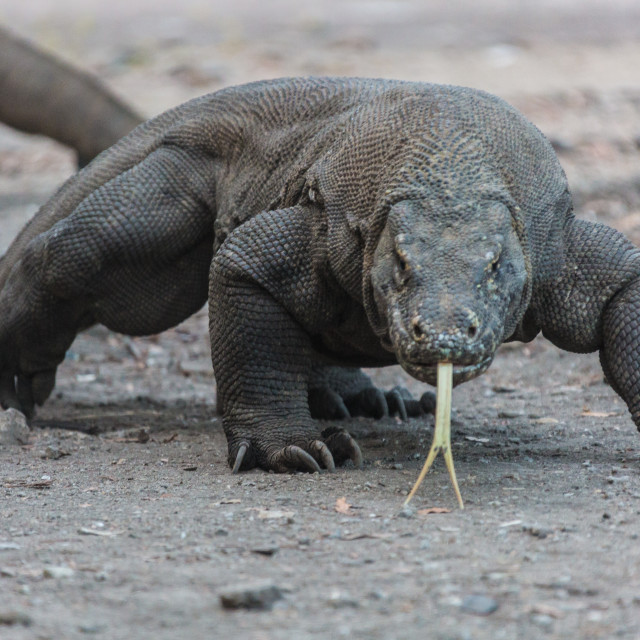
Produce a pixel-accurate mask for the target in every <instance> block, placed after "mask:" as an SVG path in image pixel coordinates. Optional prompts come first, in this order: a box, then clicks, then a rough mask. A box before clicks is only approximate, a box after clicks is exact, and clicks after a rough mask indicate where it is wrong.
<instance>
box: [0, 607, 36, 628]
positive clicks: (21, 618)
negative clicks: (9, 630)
mask: <svg viewBox="0 0 640 640" xmlns="http://www.w3.org/2000/svg"><path fill="white" fill-rule="evenodd" d="M32 623H33V619H32V618H31V616H30V615H29V614H28V613H25V612H24V611H15V610H10V611H0V626H5V627H12V626H14V625H16V624H21V625H22V626H23V627H28V626H30V625H31V624H32Z"/></svg>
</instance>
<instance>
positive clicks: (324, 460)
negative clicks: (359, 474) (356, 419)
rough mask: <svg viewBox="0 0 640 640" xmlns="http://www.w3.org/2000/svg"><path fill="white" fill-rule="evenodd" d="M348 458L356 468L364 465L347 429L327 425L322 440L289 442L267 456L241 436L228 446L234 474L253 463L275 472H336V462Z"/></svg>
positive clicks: (342, 461)
mask: <svg viewBox="0 0 640 640" xmlns="http://www.w3.org/2000/svg"><path fill="white" fill-rule="evenodd" d="M261 448H262V447H261ZM234 450H235V451H234ZM347 460H352V461H353V464H354V465H355V466H356V467H357V468H360V467H362V453H361V451H360V447H359V446H358V443H357V442H356V441H355V440H354V439H353V437H352V436H351V435H350V434H349V433H348V432H347V431H345V430H344V429H337V428H335V427H332V428H330V429H325V431H323V432H322V440H320V439H315V440H310V441H309V442H308V443H307V444H306V445H304V446H299V445H294V444H290V445H286V446H284V447H282V448H280V449H276V450H275V451H273V452H270V453H269V454H267V455H266V456H264V457H263V456H261V455H260V454H259V451H257V450H256V448H255V447H253V446H252V444H251V442H250V441H249V440H241V441H240V442H239V443H238V444H237V445H235V446H233V447H231V446H230V447H229V463H230V465H231V466H232V470H233V471H232V472H233V473H234V474H235V473H238V472H240V471H246V470H248V469H252V468H253V467H262V468H264V469H267V470H269V471H275V472H276V473H287V472H292V471H306V472H309V473H316V472H318V473H319V472H320V471H322V469H326V470H327V471H329V472H333V471H335V470H336V465H337V466H341V465H342V464H344V462H346V461H347Z"/></svg>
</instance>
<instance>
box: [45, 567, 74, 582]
mask: <svg viewBox="0 0 640 640" xmlns="http://www.w3.org/2000/svg"><path fill="white" fill-rule="evenodd" d="M74 573H75V571H74V570H73V569H72V568H71V567H47V568H46V569H45V570H44V571H43V572H42V575H43V576H44V577H45V578H55V579H56V580H58V579H62V578H71V577H73V574H74Z"/></svg>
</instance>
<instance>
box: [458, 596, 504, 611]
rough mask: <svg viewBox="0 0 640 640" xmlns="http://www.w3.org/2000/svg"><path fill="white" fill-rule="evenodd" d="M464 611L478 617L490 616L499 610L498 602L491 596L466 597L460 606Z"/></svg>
mask: <svg viewBox="0 0 640 640" xmlns="http://www.w3.org/2000/svg"><path fill="white" fill-rule="evenodd" d="M460 608H461V609H462V611H465V612H466V613H473V614H475V615H477V616H488V615H491V614H492V613H493V612H494V611H497V609H498V602H497V601H496V600H495V599H494V598H491V597H489V596H482V595H472V596H466V597H465V598H464V599H463V600H462V604H461V605H460Z"/></svg>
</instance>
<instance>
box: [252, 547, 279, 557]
mask: <svg viewBox="0 0 640 640" xmlns="http://www.w3.org/2000/svg"><path fill="white" fill-rule="evenodd" d="M278 551H280V547H278V546H277V545H272V546H266V547H255V548H254V549H251V552H252V553H257V554H258V555H261V556H275V555H276V553H278Z"/></svg>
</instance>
